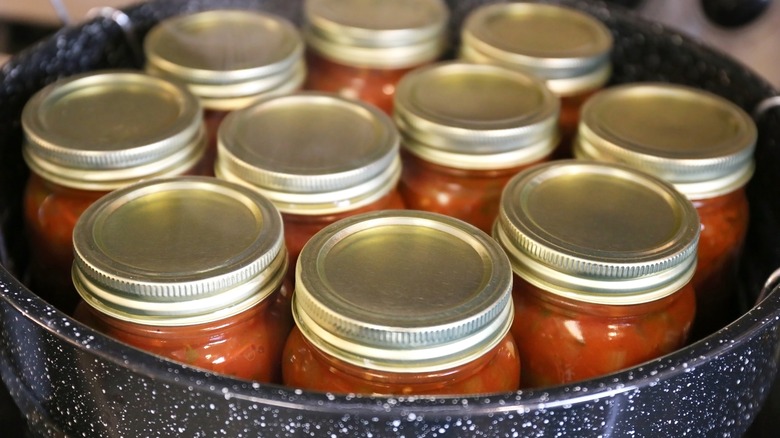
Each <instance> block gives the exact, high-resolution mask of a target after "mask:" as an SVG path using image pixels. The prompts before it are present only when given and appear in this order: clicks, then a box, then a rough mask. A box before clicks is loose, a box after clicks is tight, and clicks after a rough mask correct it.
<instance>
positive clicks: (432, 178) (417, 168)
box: [398, 149, 547, 234]
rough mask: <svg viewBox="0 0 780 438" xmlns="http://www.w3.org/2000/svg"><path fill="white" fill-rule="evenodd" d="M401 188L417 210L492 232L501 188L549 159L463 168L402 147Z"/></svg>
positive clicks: (405, 201)
mask: <svg viewBox="0 0 780 438" xmlns="http://www.w3.org/2000/svg"><path fill="white" fill-rule="evenodd" d="M401 157H402V159H403V169H402V171H401V181H400V182H399V184H398V190H399V192H400V193H401V196H402V198H403V200H404V203H405V204H406V207H407V208H409V209H413V210H424V211H430V212H434V213H442V214H445V215H448V216H452V217H456V218H458V219H461V220H464V221H466V222H468V223H470V224H472V225H474V226H476V227H477V228H479V229H481V230H482V231H484V232H486V233H488V234H490V232H491V230H492V228H493V222H494V221H495V219H496V216H497V215H498V210H499V204H500V201H501V191H502V190H503V189H504V186H506V184H507V182H508V181H509V180H510V179H511V178H512V177H513V176H514V175H515V174H516V173H517V172H519V171H521V170H523V169H526V168H528V167H531V166H532V165H534V164H537V163H540V162H543V161H547V158H543V159H541V160H537V161H534V162H532V163H528V164H523V165H521V166H516V167H511V168H508V169H496V170H463V169H456V168H451V167H445V166H441V165H438V164H434V163H431V162H429V161H426V160H424V159H422V158H420V157H418V156H416V155H414V154H412V153H410V152H408V151H405V150H403V149H402V151H401Z"/></svg>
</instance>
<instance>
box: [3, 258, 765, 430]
mask: <svg viewBox="0 0 780 438" xmlns="http://www.w3.org/2000/svg"><path fill="white" fill-rule="evenodd" d="M0 287H2V289H0V290H2V291H3V293H2V294H0V300H2V301H3V302H5V303H6V304H8V305H10V306H12V307H13V308H14V309H16V310H17V311H18V312H19V313H21V314H22V315H23V316H24V317H25V318H27V319H29V320H31V321H33V322H34V323H36V324H38V325H40V326H42V327H45V329H46V330H47V331H49V332H52V333H53V334H54V335H55V336H56V337H57V338H58V339H61V340H63V341H65V342H67V343H69V344H72V345H73V346H74V348H77V349H80V350H85V351H86V349H85V347H84V343H83V342H82V341H83V340H85V339H88V340H89V345H90V347H89V354H92V355H95V356H97V357H100V358H102V359H104V360H106V361H107V362H111V363H113V364H115V365H117V366H119V367H122V368H126V369H129V370H132V371H133V372H134V373H135V374H137V375H140V376H143V377H147V378H150V379H155V380H158V381H159V382H161V383H167V384H170V385H172V386H182V385H185V384H186V385H187V386H191V387H193V388H197V390H198V391H199V392H202V393H211V394H213V395H214V396H217V397H229V398H231V399H240V400H243V401H247V402H251V403H260V404H263V405H266V406H274V407H280V408H282V407H283V408H286V409H299V410H302V411H306V412H317V411H320V412H330V411H332V410H333V406H334V405H337V406H340V407H341V408H346V407H357V406H359V407H360V408H361V409H363V410H364V411H363V412H364V413H373V412H376V413H377V414H380V413H381V414H384V415H386V414H388V410H387V406H388V401H392V403H391V405H392V407H391V408H390V409H391V411H398V410H407V409H409V408H414V410H415V413H416V414H417V415H418V416H419V415H427V416H446V415H458V414H463V413H464V409H466V408H468V414H469V415H480V414H486V413H498V412H511V411H518V410H535V409H541V408H553V407H557V406H561V405H565V406H570V405H575V404H580V403H586V402H589V401H593V400H598V399H601V398H604V397H612V396H615V395H619V394H623V393H628V392H630V391H633V390H635V389H641V388H642V387H646V386H649V385H650V383H651V382H663V381H664V380H665V379H667V378H669V377H671V376H673V375H676V374H680V373H685V372H689V371H691V370H693V369H695V368H697V367H700V366H702V365H704V364H706V363H708V362H710V361H713V360H716V359H718V358H719V357H720V356H722V355H724V354H726V353H728V352H729V351H730V350H732V349H734V348H738V347H739V345H740V344H741V343H742V342H745V341H747V340H748V339H752V338H753V336H754V335H755V334H756V333H758V332H759V331H761V330H763V329H764V328H765V327H767V326H769V325H771V324H777V322H778V321H780V284H778V285H775V286H774V287H773V288H772V289H771V292H770V293H769V294H767V296H766V297H765V298H764V299H763V300H762V301H761V302H759V303H758V304H756V305H755V306H753V307H752V308H751V309H750V310H749V311H747V312H746V313H744V314H743V315H742V316H740V317H739V318H738V319H736V320H735V321H733V322H732V323H731V324H729V325H727V326H726V327H724V328H722V329H720V330H718V331H717V332H715V333H713V334H711V335H710V336H708V337H706V338H704V339H701V340H699V341H697V342H695V343H692V344H690V345H688V346H686V347H683V348H681V349H679V350H676V351H674V352H672V353H670V354H667V355H665V356H662V357H659V358H656V359H653V360H650V361H647V362H645V363H642V364H639V365H636V366H633V367H630V368H626V369H623V370H621V371H617V372H614V373H610V374H607V375H604V376H601V377H598V378H595V379H588V380H583V381H579V382H572V383H569V384H565V385H557V386H551V387H545V388H538V389H531V390H523V389H521V390H519V391H514V392H506V393H495V394H488V395H474V396H449V395H445V396H425V395H423V396H372V395H361V394H332V393H325V392H316V391H309V390H300V389H296V388H292V387H287V386H283V385H278V384H269V383H258V382H253V381H250V380H245V379H240V378H235V377H231V376H227V375H222V374H215V373H213V372H209V371H205V370H201V369H197V368H193V367H189V366H187V365H184V364H180V363H177V362H171V361H168V360H167V359H164V358H163V357H161V356H157V355H155V354H152V353H147V352H145V351H142V350H139V349H137V348H135V347H131V346H129V345H126V344H123V343H121V342H119V341H116V340H113V339H112V338H110V337H108V336H106V335H104V334H102V333H100V332H98V331H95V330H94V329H92V328H90V327H87V326H86V325H84V324H82V323H80V322H78V321H76V320H74V319H72V318H71V317H69V316H67V315H66V314H65V313H63V312H61V311H59V310H57V309H55V308H54V307H52V306H51V305H49V304H48V303H46V302H45V301H44V300H42V299H41V298H39V297H38V296H37V295H35V294H34V293H32V292H31V291H30V290H29V289H27V288H26V287H25V286H24V285H22V284H21V283H20V282H19V281H18V280H17V279H16V278H15V277H13V276H12V275H11V274H10V273H9V272H8V271H7V270H6V269H5V267H3V266H1V265H0ZM22 303H26V304H22ZM35 309H40V311H36V310H35ZM66 323H67V324H66ZM75 333H79V336H75ZM732 334H733V335H734V336H733V337H732V336H731V335H732ZM629 376H630V377H629ZM183 378H184V379H186V381H183ZM291 398H294V399H295V401H289V400H290V399H291Z"/></svg>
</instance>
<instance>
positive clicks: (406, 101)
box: [394, 62, 560, 169]
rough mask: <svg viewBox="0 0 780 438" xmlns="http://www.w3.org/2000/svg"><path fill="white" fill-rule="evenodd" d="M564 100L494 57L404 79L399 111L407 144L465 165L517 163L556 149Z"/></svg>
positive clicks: (398, 94) (441, 65) (418, 151)
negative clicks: (486, 61)
mask: <svg viewBox="0 0 780 438" xmlns="http://www.w3.org/2000/svg"><path fill="white" fill-rule="evenodd" d="M559 112H560V100H559V98H558V97H557V96H555V95H554V94H552V93H551V92H550V91H549V90H548V89H547V88H546V87H545V86H544V83H543V82H542V81H540V80H538V79H536V78H534V77H532V76H530V75H528V74H524V73H521V72H518V71H512V70H509V69H505V68H502V67H499V66H494V65H480V64H472V63H465V62H442V63H437V64H433V65H430V66H427V67H421V68H418V69H416V70H414V71H412V72H410V73H408V74H406V75H405V76H404V78H403V79H401V81H400V82H399V84H398V87H397V90H396V94H395V102H394V118H395V121H396V124H397V125H398V126H399V129H400V130H401V132H402V134H403V137H404V141H403V144H404V147H405V148H407V149H408V150H409V151H410V152H412V153H414V154H415V155H418V156H420V157H421V158H424V159H426V160H428V161H431V162H434V163H437V164H441V165H444V166H449V167H455V168H461V169H496V168H508V167H515V166H519V165H523V164H527V163H530V162H533V161H536V160H539V159H541V158H543V157H545V156H547V155H549V154H550V153H551V152H552V151H553V149H555V147H556V145H557V143H558V140H559V136H558V128H557V123H558V114H559Z"/></svg>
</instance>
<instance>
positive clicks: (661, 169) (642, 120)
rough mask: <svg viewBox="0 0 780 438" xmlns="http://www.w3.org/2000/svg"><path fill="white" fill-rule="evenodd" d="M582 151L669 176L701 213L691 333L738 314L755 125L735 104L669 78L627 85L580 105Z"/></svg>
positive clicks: (579, 145)
mask: <svg viewBox="0 0 780 438" xmlns="http://www.w3.org/2000/svg"><path fill="white" fill-rule="evenodd" d="M582 116H583V117H582V121H581V122H580V129H579V137H578V141H577V144H576V146H575V149H576V150H575V152H576V155H577V157H579V158H584V159H595V160H599V161H610V162H618V163H624V164H627V165H630V166H632V167H635V168H638V169H641V170H643V171H645V172H648V173H651V174H653V175H656V176H658V177H660V178H662V179H665V180H666V181H668V182H670V183H672V184H673V185H674V186H675V188H676V189H677V190H678V191H680V192H681V193H682V194H684V195H685V196H686V197H688V199H690V200H691V201H692V202H693V205H694V206H695V207H696V210H697V211H698V214H699V218H700V220H701V238H700V239H699V250H698V251H699V254H698V266H697V267H696V274H695V275H694V277H693V285H694V288H695V289H696V298H697V302H698V313H697V315H698V316H697V318H696V323H695V325H694V328H693V337H694V338H697V339H698V338H701V337H704V336H706V335H708V334H710V333H712V332H714V331H716V330H718V329H720V328H722V327H723V326H725V325H726V324H728V323H730V322H731V321H733V320H734V319H736V317H737V316H739V314H738V312H737V309H738V303H737V302H736V299H737V298H736V296H737V283H738V282H737V268H738V263H739V259H740V255H741V251H742V246H743V243H744V240H745V235H746V233H747V227H748V219H749V218H748V216H749V212H748V200H747V196H746V193H745V185H746V184H747V182H748V180H749V179H750V177H751V176H752V175H753V169H754V163H753V150H754V148H755V143H756V137H757V130H756V126H755V123H754V122H753V120H752V119H751V118H750V116H749V115H748V114H747V113H745V112H744V111H743V110H742V109H740V108H739V107H737V106H736V105H735V104H733V103H731V102H729V101H727V100H726V99H723V98H721V97H718V96H716V95H714V94H711V93H708V92H706V91H703V90H698V89H694V88H690V87H684V86H679V85H671V84H650V83H646V84H627V85H622V86H619V87H615V88H614V89H612V88H611V89H608V90H604V91H602V92H600V93H598V94H597V95H596V96H594V97H593V99H592V100H591V101H589V102H588V103H587V104H586V105H585V107H583V113H582Z"/></svg>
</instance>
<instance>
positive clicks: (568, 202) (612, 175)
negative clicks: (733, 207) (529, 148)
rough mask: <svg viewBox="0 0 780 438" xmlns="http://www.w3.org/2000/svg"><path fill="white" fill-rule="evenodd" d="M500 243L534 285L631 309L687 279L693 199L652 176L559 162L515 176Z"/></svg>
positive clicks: (505, 200)
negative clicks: (690, 199) (632, 306)
mask: <svg viewBox="0 0 780 438" xmlns="http://www.w3.org/2000/svg"><path fill="white" fill-rule="evenodd" d="M494 237H495V238H496V239H497V240H498V241H499V242H500V243H501V245H502V246H503V247H504V249H505V250H506V252H507V254H508V255H509V259H510V260H511V261H512V267H513V269H514V271H515V273H517V274H518V275H519V276H520V277H522V278H523V279H525V280H526V281H528V282H529V283H531V284H534V285H536V286H539V287H541V288H542V289H544V290H547V291H549V292H551V293H554V294H557V295H560V296H564V297H566V298H569V299H572V300H577V301H584V302H590V303H600V304H612V305H630V304H640V303H645V302H650V301H655V300H657V299H660V298H663V297H665V296H668V295H670V294H672V293H674V292H675V291H677V290H679V289H680V288H681V287H682V286H684V285H685V284H686V283H687V282H688V281H689V280H690V278H691V277H692V276H693V272H694V269H695V268H696V247H697V244H698V239H699V217H698V215H697V213H696V209H695V208H694V207H693V204H691V202H690V201H689V200H688V199H686V198H685V197H684V196H683V195H681V194H680V193H679V192H677V191H676V190H675V189H674V187H672V186H671V185H669V184H668V183H665V182H663V181H662V180H660V179H658V178H655V177H653V176H651V175H649V174H645V173H643V172H639V171H637V170H635V169H632V168H630V167H626V166H622V165H617V164H608V163H596V162H585V161H578V160H560V161H553V162H550V163H546V164H541V165H537V166H533V167H532V168H529V169H528V170H525V171H522V172H520V173H519V174H517V175H516V176H515V177H514V178H512V180H510V182H509V184H508V185H507V186H506V188H505V189H504V193H503V196H502V198H501V211H500V213H499V218H498V221H497V222H496V225H495V228H494Z"/></svg>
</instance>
